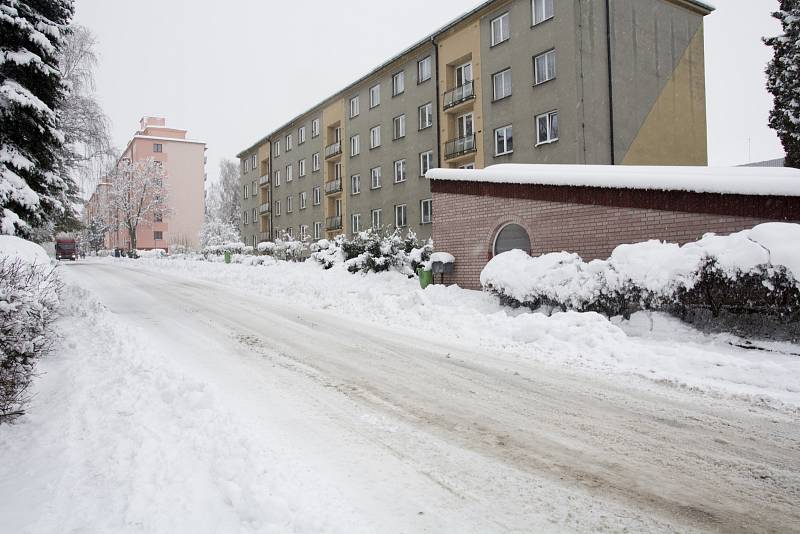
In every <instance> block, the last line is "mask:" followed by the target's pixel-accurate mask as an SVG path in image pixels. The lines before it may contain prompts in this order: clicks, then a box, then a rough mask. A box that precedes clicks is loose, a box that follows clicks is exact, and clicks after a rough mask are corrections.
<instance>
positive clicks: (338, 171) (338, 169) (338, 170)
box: [333, 163, 342, 180]
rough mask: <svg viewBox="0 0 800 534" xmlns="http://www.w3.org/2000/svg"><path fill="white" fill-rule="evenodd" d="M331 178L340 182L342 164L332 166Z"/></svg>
mask: <svg viewBox="0 0 800 534" xmlns="http://www.w3.org/2000/svg"><path fill="white" fill-rule="evenodd" d="M333 176H334V178H336V179H337V180H341V179H342V164H341V163H337V164H336V165H334V166H333Z"/></svg>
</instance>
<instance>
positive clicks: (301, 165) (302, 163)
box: [297, 158, 306, 178]
mask: <svg viewBox="0 0 800 534" xmlns="http://www.w3.org/2000/svg"><path fill="white" fill-rule="evenodd" d="M305 176H306V158H303V159H301V160H299V161H298V162H297V177H298V178H303V177H305Z"/></svg>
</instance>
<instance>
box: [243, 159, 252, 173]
mask: <svg viewBox="0 0 800 534" xmlns="http://www.w3.org/2000/svg"><path fill="white" fill-rule="evenodd" d="M242 169H243V171H242V172H244V173H245V174H246V173H248V172H250V158H245V159H244V160H243V161H242Z"/></svg>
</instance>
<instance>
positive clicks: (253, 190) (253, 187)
mask: <svg viewBox="0 0 800 534" xmlns="http://www.w3.org/2000/svg"><path fill="white" fill-rule="evenodd" d="M250 194H251V195H252V196H254V197H255V196H258V187H257V186H256V181H255V180H253V181H252V182H251V185H250Z"/></svg>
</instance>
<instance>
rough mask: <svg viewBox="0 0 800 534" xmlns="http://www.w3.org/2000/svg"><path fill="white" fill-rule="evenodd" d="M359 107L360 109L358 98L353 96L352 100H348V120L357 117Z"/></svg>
mask: <svg viewBox="0 0 800 534" xmlns="http://www.w3.org/2000/svg"><path fill="white" fill-rule="evenodd" d="M360 107H361V106H360V105H359V98H358V96H354V97H353V98H351V99H350V118H351V119H352V118H353V117H358V114H359V108H360Z"/></svg>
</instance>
